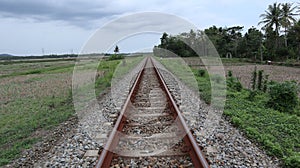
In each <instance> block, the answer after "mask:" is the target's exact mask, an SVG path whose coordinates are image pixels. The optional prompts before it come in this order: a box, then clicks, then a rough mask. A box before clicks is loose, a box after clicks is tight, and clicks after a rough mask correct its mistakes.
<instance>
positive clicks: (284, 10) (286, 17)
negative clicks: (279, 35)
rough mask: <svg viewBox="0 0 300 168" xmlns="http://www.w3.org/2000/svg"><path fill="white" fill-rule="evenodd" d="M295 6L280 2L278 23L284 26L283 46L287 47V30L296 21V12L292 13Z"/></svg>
mask: <svg viewBox="0 0 300 168" xmlns="http://www.w3.org/2000/svg"><path fill="white" fill-rule="evenodd" d="M296 8H297V7H296V6H295V7H293V4H292V3H283V4H281V16H280V24H281V25H282V27H283V28H284V39H285V47H287V36H286V35H287V30H288V28H289V27H291V26H292V25H293V24H294V23H295V22H296V19H295V18H294V16H296V15H297V14H295V13H293V12H294V10H295V9H296Z"/></svg>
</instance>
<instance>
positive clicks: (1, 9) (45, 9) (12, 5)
mask: <svg viewBox="0 0 300 168" xmlns="http://www.w3.org/2000/svg"><path fill="white" fill-rule="evenodd" d="M96 2H97V1H86V0H81V1H79V0H77V1H68V0H61V1H53V0H52V1H44V0H26V1H25V0H1V1H0V17H11V18H19V19H24V18H30V19H34V20H36V21H49V20H50V21H52V20H54V21H65V22H68V23H70V24H73V25H81V26H84V27H85V26H86V25H88V24H89V23H92V22H93V21H95V20H100V19H102V18H105V17H111V16H114V15H119V14H121V13H122V12H124V11H122V10H120V9H117V8H111V7H110V6H111V5H113V4H110V1H107V2H104V1H102V2H99V1H98V2H97V3H96Z"/></svg>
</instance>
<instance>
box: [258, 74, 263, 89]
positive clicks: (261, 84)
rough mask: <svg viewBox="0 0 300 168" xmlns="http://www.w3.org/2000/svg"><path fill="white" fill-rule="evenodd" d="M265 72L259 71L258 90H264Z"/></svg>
mask: <svg viewBox="0 0 300 168" xmlns="http://www.w3.org/2000/svg"><path fill="white" fill-rule="evenodd" d="M263 72H264V71H263V70H259V71H258V80H257V89H258V90H262V87H263Z"/></svg>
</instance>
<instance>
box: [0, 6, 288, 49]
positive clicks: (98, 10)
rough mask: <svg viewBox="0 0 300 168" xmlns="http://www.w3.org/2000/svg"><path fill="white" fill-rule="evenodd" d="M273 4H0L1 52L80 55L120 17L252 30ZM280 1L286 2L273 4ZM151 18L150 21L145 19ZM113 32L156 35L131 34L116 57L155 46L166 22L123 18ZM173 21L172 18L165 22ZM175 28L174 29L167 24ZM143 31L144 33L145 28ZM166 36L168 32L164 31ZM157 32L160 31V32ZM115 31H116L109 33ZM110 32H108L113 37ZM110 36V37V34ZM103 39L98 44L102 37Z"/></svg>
mask: <svg viewBox="0 0 300 168" xmlns="http://www.w3.org/2000/svg"><path fill="white" fill-rule="evenodd" d="M273 2H275V1H274V0H251V1H249V0H184V1H182V0H170V1H162V0H160V1H159V0H151V1H142V0H0V37H1V41H0V53H9V54H14V55H41V54H43V53H44V54H62V53H79V52H81V51H82V49H83V46H85V44H86V43H87V42H88V41H89V39H91V37H93V35H94V33H95V32H97V30H98V31H99V29H101V28H103V26H105V25H107V23H111V22H112V21H115V20H118V19H119V18H122V17H124V16H128V15H131V14H136V13H142V12H157V13H159V12H162V13H165V14H171V15H173V16H178V17H180V18H182V19H184V20H186V21H188V22H190V23H192V24H194V25H195V26H196V27H197V28H198V29H201V30H203V29H205V28H208V27H209V26H212V25H216V26H222V27H224V26H227V27H229V26H234V25H243V26H245V28H244V29H245V30H247V29H248V28H250V27H251V26H257V23H258V22H259V20H260V18H259V15H260V14H262V13H263V12H264V11H265V10H266V8H267V6H268V5H269V4H272V3H273ZM277 2H285V1H277ZM145 19H148V20H149V19H150V20H152V19H151V18H145ZM122 21H123V22H121V23H119V24H118V25H117V26H118V27H119V29H118V31H123V30H127V29H131V31H132V30H133V31H132V32H134V30H135V29H136V28H137V27H133V26H132V23H133V22H134V23H135V26H139V28H141V27H145V26H148V28H149V26H154V27H155V26H156V27H157V26H159V27H160V29H159V31H158V30H157V29H155V28H154V29H155V30H157V31H155V32H154V33H153V32H151V29H149V31H150V33H144V34H137V35H134V33H133V35H131V36H128V37H127V38H124V39H123V40H122V41H119V42H118V43H117V44H118V45H119V47H120V50H121V52H137V51H143V50H144V49H147V48H152V47H153V45H155V44H157V43H158V42H159V37H160V36H161V34H160V33H161V32H164V28H165V26H170V25H172V24H171V23H167V24H165V23H162V21H163V20H161V21H160V22H155V23H154V22H148V21H145V20H143V19H133V20H130V19H127V22H126V19H125V20H122ZM166 21H167V22H172V19H170V20H166ZM172 26H173V27H175V28H177V26H174V25H172ZM147 30H148V29H147ZM165 30H166V31H168V28H167V27H166V29H165ZM160 31H161V32H160ZM114 32H116V30H114ZM114 32H113V31H111V32H110V33H111V34H112V33H114ZM110 33H109V34H110ZM98 38H102V39H101V40H102V42H103V41H104V43H105V40H106V37H104V36H103V37H98Z"/></svg>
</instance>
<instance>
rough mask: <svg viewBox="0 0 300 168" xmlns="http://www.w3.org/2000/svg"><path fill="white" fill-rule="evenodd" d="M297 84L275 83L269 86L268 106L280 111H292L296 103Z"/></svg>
mask: <svg viewBox="0 0 300 168" xmlns="http://www.w3.org/2000/svg"><path fill="white" fill-rule="evenodd" d="M297 93H298V86H297V84H296V83H295V82H288V81H286V82H284V83H275V84H273V85H271V86H270V90H269V95H270V99H269V101H268V105H269V107H271V108H273V109H275V110H278V111H281V112H290V113H292V112H294V109H295V107H296V106H297V105H298V101H299V100H298V97H297Z"/></svg>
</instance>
